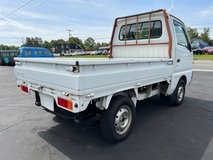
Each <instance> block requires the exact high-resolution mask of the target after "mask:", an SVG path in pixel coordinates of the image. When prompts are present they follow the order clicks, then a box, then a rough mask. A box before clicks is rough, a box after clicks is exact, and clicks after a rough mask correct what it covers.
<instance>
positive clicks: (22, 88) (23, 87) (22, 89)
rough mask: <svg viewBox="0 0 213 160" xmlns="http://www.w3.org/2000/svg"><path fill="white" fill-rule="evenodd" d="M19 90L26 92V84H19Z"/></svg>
mask: <svg viewBox="0 0 213 160" xmlns="http://www.w3.org/2000/svg"><path fill="white" fill-rule="evenodd" d="M20 90H21V91H23V92H26V93H28V87H27V86H23V85H20Z"/></svg>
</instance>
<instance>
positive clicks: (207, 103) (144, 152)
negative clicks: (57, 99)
mask: <svg viewBox="0 0 213 160" xmlns="http://www.w3.org/2000/svg"><path fill="white" fill-rule="evenodd" d="M196 67H197V66H196ZM198 68H199V67H198ZM212 80H213V72H206V71H205V72H200V71H199V72H194V79H193V82H192V84H191V86H190V87H189V88H188V89H187V92H186V97H185V101H184V103H183V104H182V106H181V107H177V108H174V107H170V106H168V105H165V104H164V103H162V102H161V101H160V100H159V99H158V98H152V99H150V100H146V101H142V102H139V103H138V104H137V119H136V124H135V126H134V129H133V131H132V133H131V135H130V136H129V137H128V139H126V140H125V141H124V142H121V143H119V144H111V143H108V142H106V141H104V140H103V138H102V136H101V133H100V129H99V123H98V121H92V122H88V123H87V124H84V125H81V126H78V125H75V124H73V123H71V122H70V121H63V120H60V119H58V118H56V117H55V116H54V115H52V114H50V113H47V112H45V111H44V110H43V109H41V108H39V107H36V106H35V105H34V95H26V94H25V93H21V92H19V91H18V88H17V86H16V83H15V79H14V75H13V67H6V66H0V160H59V159H60V160H68V159H72V160H96V159H97V160H99V159H101V160H104V159H110V160H114V159H116V160H117V159H119V160H130V159H132V160H139V159H140V160H142V159H144V160H201V159H202V160H212V159H213V82H212Z"/></svg>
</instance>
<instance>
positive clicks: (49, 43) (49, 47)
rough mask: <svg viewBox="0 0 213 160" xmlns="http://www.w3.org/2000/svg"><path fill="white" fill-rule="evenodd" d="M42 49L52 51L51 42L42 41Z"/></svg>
mask: <svg viewBox="0 0 213 160" xmlns="http://www.w3.org/2000/svg"><path fill="white" fill-rule="evenodd" d="M42 47H44V48H47V49H49V50H52V48H53V45H52V44H51V42H48V41H44V43H43V44H42Z"/></svg>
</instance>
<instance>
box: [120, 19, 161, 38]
mask: <svg viewBox="0 0 213 160" xmlns="http://www.w3.org/2000/svg"><path fill="white" fill-rule="evenodd" d="M125 33H126V34H125ZM137 34H138V39H139V40H140V39H148V38H149V22H148V21H147V22H139V23H138V33H137V25H136V23H133V24H128V25H126V27H125V25H123V26H122V27H121V29H120V34H119V40H120V41H124V40H136V37H137ZM125 35H126V36H125ZM161 35H162V22H161V21H160V20H156V21H151V23H150V39H154V38H160V37H161Z"/></svg>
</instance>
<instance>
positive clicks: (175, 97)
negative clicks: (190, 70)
mask: <svg viewBox="0 0 213 160" xmlns="http://www.w3.org/2000/svg"><path fill="white" fill-rule="evenodd" d="M185 86H186V84H185V82H184V81H183V80H182V79H181V80H180V81H179V82H178V84H177V86H176V88H175V90H174V92H173V93H172V94H171V95H170V96H168V97H169V100H170V103H171V105H173V106H180V105H181V104H182V103H183V100H184V97H185Z"/></svg>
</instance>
